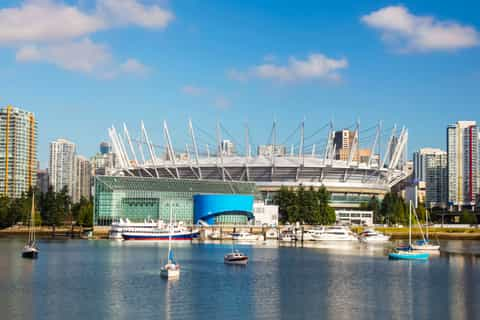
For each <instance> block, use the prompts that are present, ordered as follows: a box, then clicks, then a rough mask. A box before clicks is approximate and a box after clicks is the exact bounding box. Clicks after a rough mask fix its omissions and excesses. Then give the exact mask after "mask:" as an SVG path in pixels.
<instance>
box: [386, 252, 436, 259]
mask: <svg viewBox="0 0 480 320" xmlns="http://www.w3.org/2000/svg"><path fill="white" fill-rule="evenodd" d="M388 258H389V259H391V260H428V258H429V254H428V253H426V252H414V251H411V250H410V251H408V250H406V251H401V250H399V251H396V252H391V253H389V255H388Z"/></svg>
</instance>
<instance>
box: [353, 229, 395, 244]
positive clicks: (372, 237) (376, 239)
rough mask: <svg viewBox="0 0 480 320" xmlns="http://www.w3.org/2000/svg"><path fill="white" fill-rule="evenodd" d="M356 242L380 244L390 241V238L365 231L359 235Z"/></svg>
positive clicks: (368, 230)
mask: <svg viewBox="0 0 480 320" xmlns="http://www.w3.org/2000/svg"><path fill="white" fill-rule="evenodd" d="M358 240H360V241H362V242H366V243H381V242H388V241H390V236H387V235H384V234H383V233H381V232H378V231H375V230H374V229H366V230H364V231H363V232H362V233H360V236H359V238H358Z"/></svg>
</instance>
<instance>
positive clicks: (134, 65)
mask: <svg viewBox="0 0 480 320" xmlns="http://www.w3.org/2000/svg"><path fill="white" fill-rule="evenodd" d="M120 69H121V71H122V72H124V73H132V74H138V75H146V74H148V72H149V69H148V67H147V66H145V65H144V64H143V63H141V62H140V61H138V60H137V59H132V58H130V59H128V60H127V61H125V62H124V63H123V64H122V65H121V66H120Z"/></svg>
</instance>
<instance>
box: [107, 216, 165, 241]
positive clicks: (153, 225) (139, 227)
mask: <svg viewBox="0 0 480 320" xmlns="http://www.w3.org/2000/svg"><path fill="white" fill-rule="evenodd" d="M163 227H165V223H164V222H163V221H161V220H160V221H158V222H157V221H153V220H149V221H147V220H144V221H143V222H131V221H130V220H128V218H127V219H125V220H124V219H122V218H120V220H119V221H118V222H113V223H112V225H111V226H110V230H109V232H108V238H109V239H112V240H122V239H123V237H122V233H124V232H139V231H141V232H142V231H147V232H148V231H151V230H153V229H158V228H163Z"/></svg>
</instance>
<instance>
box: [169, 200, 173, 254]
mask: <svg viewBox="0 0 480 320" xmlns="http://www.w3.org/2000/svg"><path fill="white" fill-rule="evenodd" d="M172 210H173V208H172V202H171V201H170V224H169V226H168V259H170V251H171V250H172Z"/></svg>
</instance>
